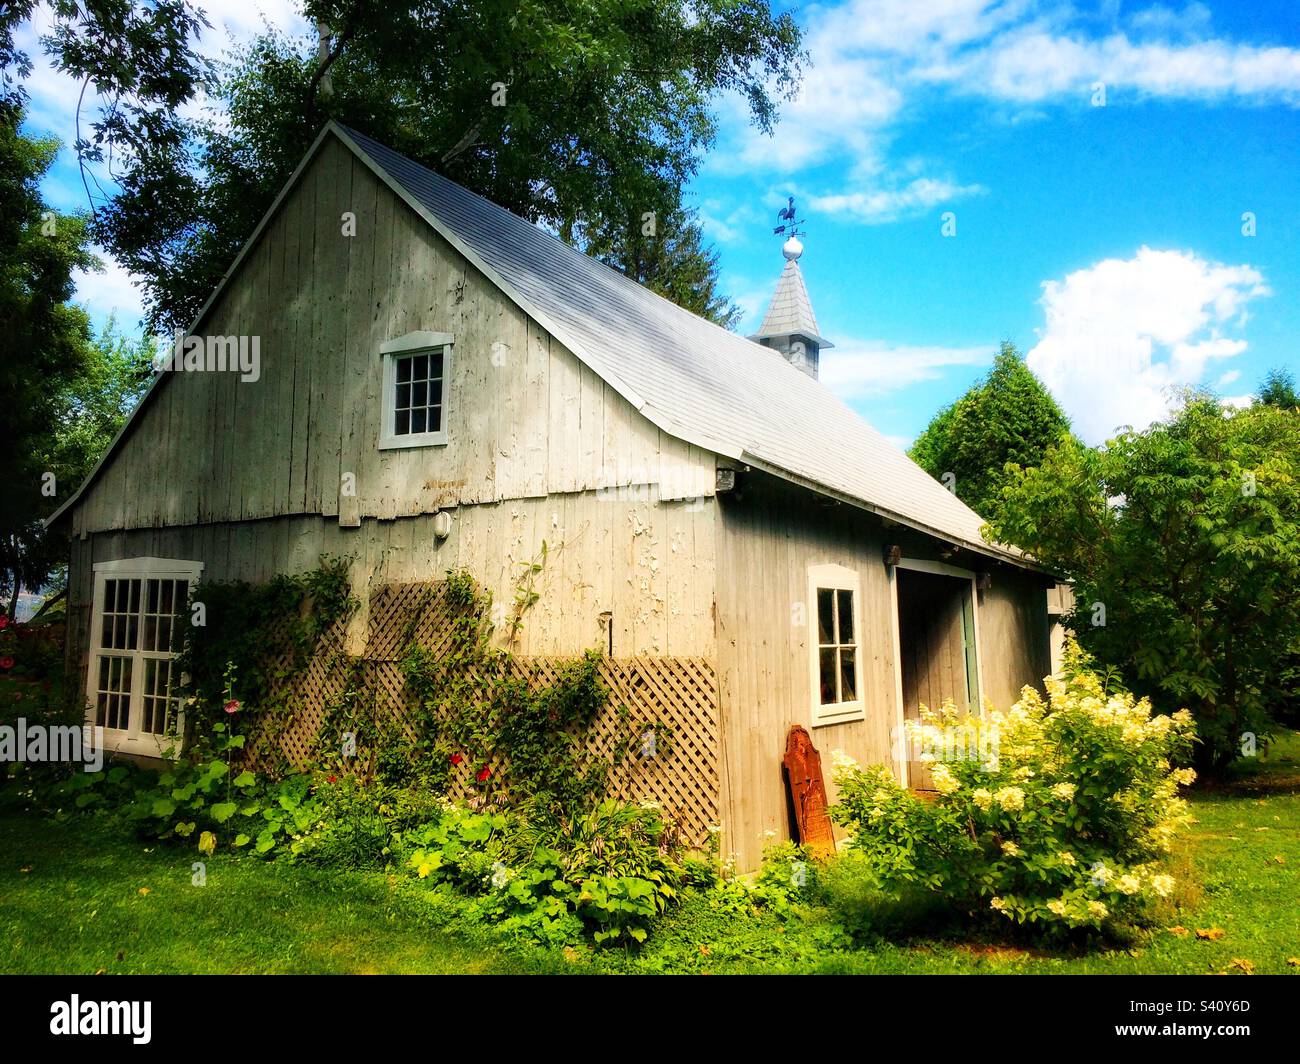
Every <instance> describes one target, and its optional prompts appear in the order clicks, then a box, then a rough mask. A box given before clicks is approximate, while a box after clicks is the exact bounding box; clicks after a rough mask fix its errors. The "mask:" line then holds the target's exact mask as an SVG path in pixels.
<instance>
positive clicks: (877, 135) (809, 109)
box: [706, 0, 1300, 223]
mask: <svg viewBox="0 0 1300 1064" xmlns="http://www.w3.org/2000/svg"><path fill="white" fill-rule="evenodd" d="M1100 15H1101V17H1100V18H1098V17H1097V16H1096V15H1095V14H1094V13H1093V12H1090V11H1088V10H1086V9H1085V8H1084V7H1083V6H1082V5H1076V4H1074V3H1071V2H1069V0H848V2H847V3H845V4H842V5H840V6H838V7H834V8H828V7H821V6H816V7H812V8H809V9H808V14H807V17H806V19H805V20H804V25H805V41H804V43H805V47H806V48H807V50H808V53H809V56H810V59H811V63H812V67H811V69H810V70H808V71H807V72H806V74H805V78H804V80H803V83H802V85H801V86H800V89H799V94H798V96H797V98H795V99H794V100H793V101H790V102H788V103H786V104H784V105H783V106H782V114H781V123H780V125H779V126H778V128H777V132H776V135H775V136H772V137H767V136H764V135H762V134H761V133H760V132H758V131H757V130H756V129H755V128H754V127H753V126H751V125H750V123H749V116H748V111H747V109H746V107H745V105H744V103H743V101H741V100H739V99H735V98H733V99H729V100H727V101H726V102H725V104H724V108H723V113H722V114H723V123H722V125H723V134H724V135H723V145H722V147H723V150H721V151H718V152H715V153H713V154H711V155H710V157H709V159H708V160H707V162H706V165H707V166H709V167H712V168H715V169H718V170H720V171H724V172H725V171H731V172H753V171H754V170H756V169H760V168H761V169H764V170H767V171H769V172H774V173H779V174H783V175H793V174H797V173H801V172H805V171H810V170H814V169H816V168H817V167H821V166H824V165H826V164H831V165H832V166H833V167H834V169H835V170H836V171H837V172H838V173H839V174H842V175H845V176H843V177H842V178H840V179H839V180H840V181H841V185H840V187H836V188H829V189H828V188H815V189H812V190H810V191H811V193H812V194H813V195H814V196H815V197H816V199H817V201H818V202H819V203H820V204H821V205H822V207H823V209H827V210H831V211H833V212H834V213H836V214H838V215H840V216H841V217H844V218H848V219H851V220H857V221H861V222H866V223H876V222H882V221H890V220H893V219H894V218H897V217H901V216H904V215H911V214H916V213H919V212H921V211H925V210H929V209H930V208H932V207H933V206H935V205H937V204H938V203H942V202H949V201H952V200H954V199H957V198H960V197H963V196H968V195H971V194H974V193H976V192H978V191H980V189H979V187H978V186H977V185H972V184H968V183H965V182H963V181H961V180H960V179H959V178H957V177H954V176H951V175H945V174H943V173H938V172H936V166H935V163H934V162H933V161H927V162H925V163H924V164H923V165H922V167H921V169H920V171H919V172H916V173H913V174H911V175H910V176H900V175H899V174H898V164H897V161H896V160H892V159H891V158H890V146H891V143H892V141H893V139H894V136H895V134H896V132H897V130H898V128H899V127H900V126H901V125H902V124H903V123H904V122H906V121H908V120H910V119H911V118H913V117H915V115H916V114H917V112H918V111H920V110H921V109H922V107H923V106H924V104H925V103H926V102H927V101H929V100H930V99H931V98H933V97H934V96H936V95H942V96H947V97H956V98H962V97H979V98H983V99H986V100H991V101H993V102H996V103H1000V104H1005V105H1007V107H1008V108H1014V109H1015V110H1016V111H1017V112H1019V113H1021V114H1023V112H1024V111H1025V109H1026V108H1029V107H1035V108H1042V107H1047V106H1059V105H1064V106H1074V107H1084V106H1087V105H1088V104H1089V103H1090V101H1091V99H1092V95H1093V86H1094V85H1095V84H1096V83H1097V82H1102V83H1104V84H1105V85H1106V89H1107V103H1108V104H1109V105H1112V106H1113V105H1115V104H1117V103H1120V102H1121V101H1125V100H1128V99H1132V98H1161V99H1182V100H1216V101H1228V102H1234V103H1239V104H1256V103H1281V104H1284V105H1289V106H1295V107H1300V49H1296V48H1288V47H1280V46H1265V45H1257V44H1252V43H1248V42H1242V41H1236V40H1230V39H1226V38H1223V37H1216V36H1214V35H1213V34H1212V28H1211V24H1210V23H1211V16H1210V12H1209V9H1208V8H1207V7H1206V6H1205V4H1203V3H1199V2H1192V3H1188V4H1185V5H1184V6H1182V7H1181V8H1178V7H1171V6H1168V5H1166V4H1161V3H1151V4H1148V5H1146V6H1141V7H1137V8H1136V10H1129V5H1125V10H1124V17H1123V18H1122V19H1121V17H1120V5H1119V4H1118V3H1111V4H1108V5H1104V6H1103V7H1102V9H1101V12H1100ZM1099 31H1100V32H1099Z"/></svg>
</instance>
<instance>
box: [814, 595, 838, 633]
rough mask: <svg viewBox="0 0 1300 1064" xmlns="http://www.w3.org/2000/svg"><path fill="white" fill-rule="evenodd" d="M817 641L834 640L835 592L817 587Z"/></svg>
mask: <svg viewBox="0 0 1300 1064" xmlns="http://www.w3.org/2000/svg"><path fill="white" fill-rule="evenodd" d="M817 642H819V643H834V642H835V592H834V591H830V590H828V589H827V588H824V587H819V588H818V589H817Z"/></svg>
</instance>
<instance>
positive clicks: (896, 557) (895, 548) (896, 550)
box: [885, 543, 903, 569]
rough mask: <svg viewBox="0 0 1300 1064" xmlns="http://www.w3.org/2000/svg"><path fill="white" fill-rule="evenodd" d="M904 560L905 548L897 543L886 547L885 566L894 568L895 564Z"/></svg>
mask: <svg viewBox="0 0 1300 1064" xmlns="http://www.w3.org/2000/svg"><path fill="white" fill-rule="evenodd" d="M902 560H903V548H902V547H900V546H899V545H898V544H897V543H894V544H891V545H889V546H887V547H886V548H885V568H886V569H892V568H893V567H894V566H895V565H897V564H898V563H899V562H901V561H902Z"/></svg>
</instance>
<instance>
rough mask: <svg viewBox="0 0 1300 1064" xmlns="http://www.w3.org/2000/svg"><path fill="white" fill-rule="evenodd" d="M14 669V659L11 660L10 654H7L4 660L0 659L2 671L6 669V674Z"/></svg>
mask: <svg viewBox="0 0 1300 1064" xmlns="http://www.w3.org/2000/svg"><path fill="white" fill-rule="evenodd" d="M13 667H14V659H13V658H11V657H10V656H9V655H8V654H6V655H5V656H4V657H3V658H0V669H4V670H5V672H8V671H9V670H10V669H12V668H13Z"/></svg>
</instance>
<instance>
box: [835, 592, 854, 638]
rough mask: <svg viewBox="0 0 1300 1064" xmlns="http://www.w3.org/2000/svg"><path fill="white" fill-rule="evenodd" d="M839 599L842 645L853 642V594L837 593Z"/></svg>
mask: <svg viewBox="0 0 1300 1064" xmlns="http://www.w3.org/2000/svg"><path fill="white" fill-rule="evenodd" d="M836 595H837V596H838V597H839V621H840V639H839V641H840V642H841V643H852V642H853V592H852V591H837V592H836Z"/></svg>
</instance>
